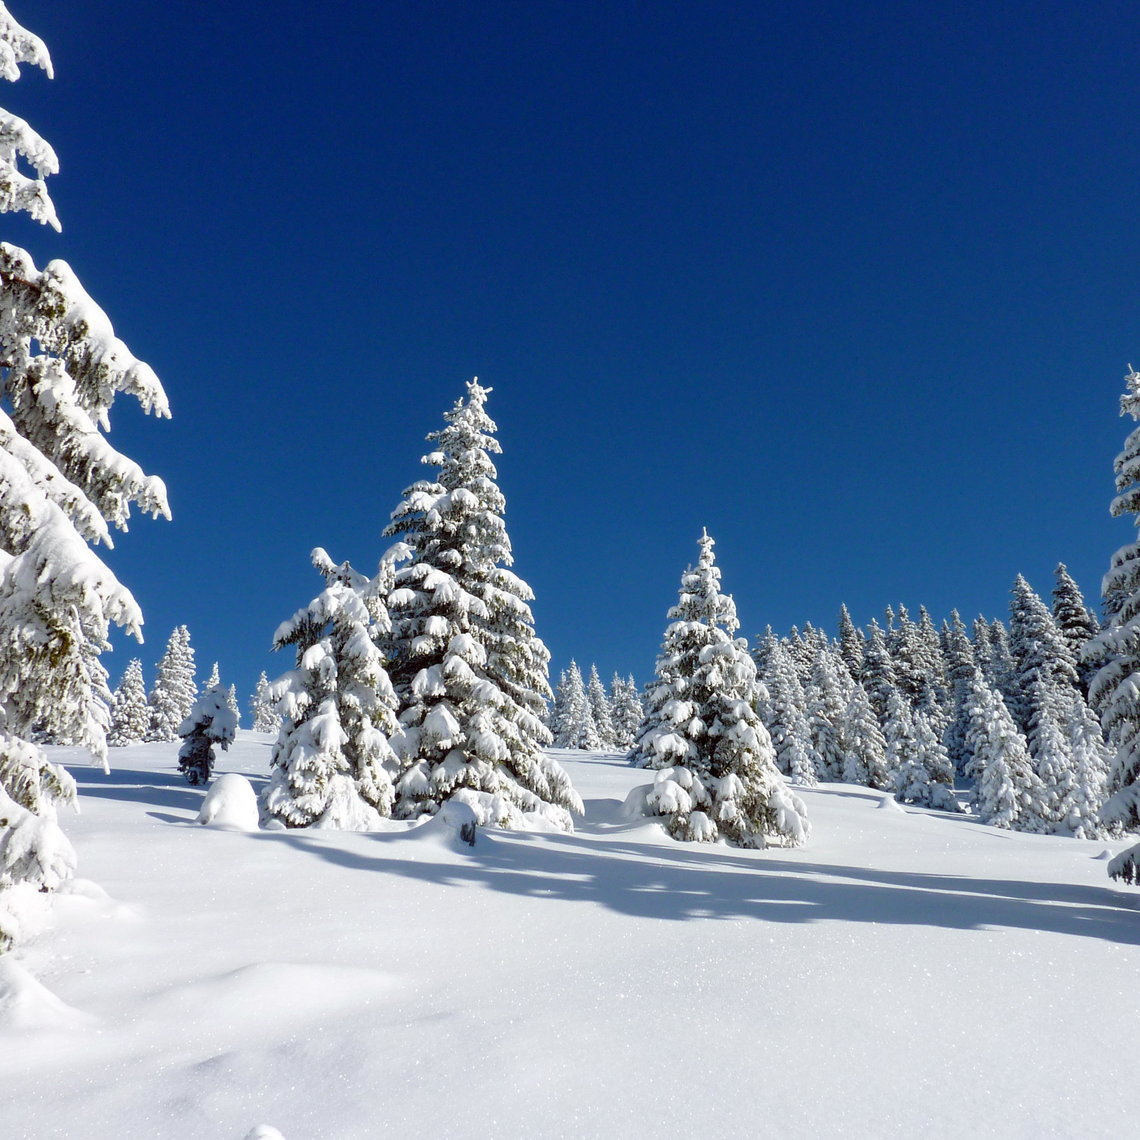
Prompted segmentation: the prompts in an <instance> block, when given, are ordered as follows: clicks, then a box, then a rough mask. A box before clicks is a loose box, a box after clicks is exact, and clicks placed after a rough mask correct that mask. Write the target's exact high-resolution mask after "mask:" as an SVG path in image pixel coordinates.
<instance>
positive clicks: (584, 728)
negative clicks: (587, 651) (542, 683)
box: [554, 661, 602, 752]
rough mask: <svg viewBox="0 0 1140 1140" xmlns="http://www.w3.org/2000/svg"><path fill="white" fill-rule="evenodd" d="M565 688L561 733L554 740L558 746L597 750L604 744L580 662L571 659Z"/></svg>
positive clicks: (559, 723)
mask: <svg viewBox="0 0 1140 1140" xmlns="http://www.w3.org/2000/svg"><path fill="white" fill-rule="evenodd" d="M565 676H566V680H565V683H564V684H563V685H562V686H561V689H562V699H561V704H562V712H561V716H560V718H559V722H558V735H557V737H555V740H554V743H555V744H556V745H557V746H558V747H559V748H580V749H584V750H585V751H588V752H596V751H597V750H598V749H599V748H601V747H602V738H601V737H600V736H599V735H598V726H597V724H596V723H595V722H594V710H593V708H592V707H591V705H590V698H589V697H588V696H587V695H586V684H585V682H584V681H583V680H582V670H581V669H579V668H578V662H577V661H571V662H570V668H569V669H567V670H566V674H565Z"/></svg>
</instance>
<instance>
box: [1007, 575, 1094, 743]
mask: <svg viewBox="0 0 1140 1140" xmlns="http://www.w3.org/2000/svg"><path fill="white" fill-rule="evenodd" d="M1009 647H1010V652H1011V653H1012V655H1013V661H1014V666H1015V669H1016V673H1017V685H1018V693H1019V698H1020V699H1019V701H1018V702H1017V707H1011V708H1010V712H1012V713H1013V714H1014V716H1015V717H1016V718H1017V719H1018V720H1019V721H1020V723H1021V727H1022V729H1023V730H1025V731H1026V732H1027V734H1028V736H1029V746H1030V750H1031V751H1034V742H1033V733H1032V730H1031V729H1030V720H1031V719H1032V718H1033V715H1034V709H1033V703H1032V701H1033V697H1032V695H1031V693H1030V690H1031V688H1032V686H1033V685H1034V683H1035V682H1038V681H1040V682H1042V685H1041V686H1039V687H1038V689H1037V690H1035V691H1036V693H1037V695H1038V697H1041V696H1043V695H1049V694H1052V693H1054V691H1058V690H1059V691H1061V692H1064V693H1068V692H1076V691H1077V690H1078V689H1079V687H1080V686H1079V681H1078V679H1077V664H1076V661H1075V660H1074V658H1073V654H1072V652H1071V651H1070V649H1069V646H1068V643H1067V642H1066V640H1065V638H1064V636H1063V635H1062V633H1061V631H1060V629H1059V628H1058V627H1057V623H1056V622H1055V621H1054V620H1053V615H1052V614H1051V613H1050V612H1049V610H1048V608H1047V607H1046V605H1045V603H1044V602H1043V601H1042V600H1041V599H1040V598H1039V597H1038V596H1037V594H1036V593H1034V591H1033V588H1032V587H1031V586H1030V585H1029V583H1028V582H1027V581H1026V580H1025V579H1024V578H1023V577H1022V576H1021V575H1020V574H1018V576H1017V579H1016V581H1015V582H1014V584H1013V596H1012V598H1011V600H1010V606H1009Z"/></svg>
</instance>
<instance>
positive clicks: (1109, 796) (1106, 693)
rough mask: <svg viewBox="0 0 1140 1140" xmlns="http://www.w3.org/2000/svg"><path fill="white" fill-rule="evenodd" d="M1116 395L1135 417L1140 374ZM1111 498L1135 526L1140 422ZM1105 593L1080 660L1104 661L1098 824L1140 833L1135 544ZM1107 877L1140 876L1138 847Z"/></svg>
mask: <svg viewBox="0 0 1140 1140" xmlns="http://www.w3.org/2000/svg"><path fill="white" fill-rule="evenodd" d="M1124 384H1125V392H1124V395H1123V396H1122V397H1121V400H1120V412H1121V415H1129V416H1131V417H1132V418H1133V420H1140V373H1138V372H1137V371H1136V370H1135V369H1134V368H1131V367H1130V368H1129V370H1128V375H1127V376H1126V377H1125V378H1124ZM1115 470H1116V491H1117V495H1116V498H1115V499H1114V500H1113V502H1112V508H1111V509H1112V513H1113V515H1115V516H1117V517H1119V516H1121V515H1126V514H1131V515H1133V516H1134V520H1135V521H1136V523H1137V525H1138V526H1140V427H1137V428H1134V429H1133V430H1132V431H1131V432H1130V433H1129V435H1128V438H1127V439H1126V440H1125V442H1124V448H1123V450H1122V451H1121V452H1120V454H1119V455H1118V456H1117V457H1116V463H1115ZM1102 594H1103V596H1104V598H1105V599H1106V602H1108V601H1109V600H1110V599H1111V603H1110V604H1108V605H1106V607H1105V608H1106V610H1108V611H1109V612H1110V616H1109V620H1108V624H1107V625H1106V626H1105V628H1104V629H1103V630H1102V631H1101V632H1100V633H1099V634H1097V636H1096V637H1094V638H1093V639H1092V640H1091V641H1090V642H1089V643H1088V645H1086V647H1085V651H1084V655H1083V656H1084V659H1085V660H1086V661H1088V662H1103V664H1102V665H1101V667H1100V669H1099V670H1098V672H1097V673H1096V675H1095V676H1094V677H1093V679H1092V681H1091V683H1090V685H1089V700H1090V702H1091V704H1092V706H1093V708H1094V709H1095V710H1096V712H1097V713H1098V715H1099V716H1100V723H1101V727H1102V728H1103V730H1104V733H1105V736H1106V737H1107V738H1108V740H1109V741H1110V743H1111V744H1112V746H1113V747H1114V748H1115V750H1116V751H1115V756H1114V757H1113V760H1112V764H1111V768H1110V770H1109V774H1108V783H1107V787H1106V800H1105V803H1104V805H1103V807H1102V808H1101V810H1100V813H1099V814H1100V822H1101V824H1102V825H1103V826H1106V827H1108V828H1110V829H1112V830H1114V831H1136V830H1140V684H1138V683H1137V678H1138V677H1140V542H1130V543H1128V544H1127V545H1125V546H1123V547H1121V548H1120V549H1119V550H1118V551H1117V552H1116V553H1115V554H1114V555H1113V556H1112V559H1111V562H1110V565H1109V569H1108V573H1107V574H1106V575H1105V578H1104V584H1103V587H1102ZM1108 871H1109V874H1110V875H1111V876H1112V877H1113V878H1117V879H1123V880H1124V881H1125V882H1127V883H1134V882H1137V881H1140V844H1138V845H1136V846H1134V847H1130V848H1127V849H1126V850H1125V851H1122V852H1121V853H1120V854H1119V855H1118V856H1117V857H1116V858H1115V859H1114V860H1113V861H1112V862H1111V863H1110V864H1109V868H1108Z"/></svg>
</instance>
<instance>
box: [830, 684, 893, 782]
mask: <svg viewBox="0 0 1140 1140" xmlns="http://www.w3.org/2000/svg"><path fill="white" fill-rule="evenodd" d="M841 740H842V743H843V750H844V756H843V779H844V780H845V781H846V782H847V783H849V784H865V785H866V786H867V787H869V788H880V789H882V790H886V789H887V788H890V787H892V786H893V781H892V776H891V772H890V769H889V768H888V766H887V742H886V738H885V737H884V736H883V730H882V728H881V727H880V725H879V718H878V717H877V716H876V715H875V710H874V709H873V708H872V707H871V701H870V698H869V697H868V696H867V691H866V690H865V689H864V688H863V686H862V685H860V684H858V683H856V684H854V685H852V687H851V693H850V695H849V696H848V698H847V708H846V710H845V712H844V715H843V721H842V735H841Z"/></svg>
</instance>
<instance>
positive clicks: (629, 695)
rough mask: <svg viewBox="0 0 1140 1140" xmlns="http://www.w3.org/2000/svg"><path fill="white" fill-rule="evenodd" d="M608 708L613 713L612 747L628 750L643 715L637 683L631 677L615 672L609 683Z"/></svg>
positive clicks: (635, 737) (634, 738)
mask: <svg viewBox="0 0 1140 1140" xmlns="http://www.w3.org/2000/svg"><path fill="white" fill-rule="evenodd" d="M610 709H611V711H612V714H613V726H614V747H615V748H620V749H623V750H625V751H628V750H629V749H630V748H632V747H633V742H634V740H636V739H637V729H638V726H639V725H640V724H641V721H642V719H643V717H644V716H645V710H644V709H643V708H642V707H641V698H640V696H639V695H638V692H637V684H636V682H635V681H634V679H633V678H632V677H627V678H624V679H623V678H622V677H619V676H618V675H617V674H616V673H615V674H614V679H613V681H612V682H611V684H610Z"/></svg>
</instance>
